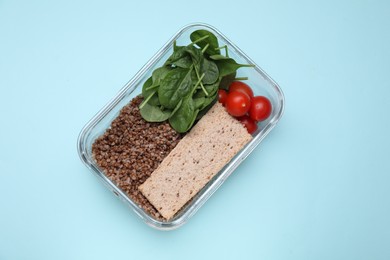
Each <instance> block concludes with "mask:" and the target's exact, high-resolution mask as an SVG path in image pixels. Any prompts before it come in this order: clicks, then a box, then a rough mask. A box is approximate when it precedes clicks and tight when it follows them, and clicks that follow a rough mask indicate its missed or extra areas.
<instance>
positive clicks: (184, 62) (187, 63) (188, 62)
mask: <svg viewBox="0 0 390 260" xmlns="http://www.w3.org/2000/svg"><path fill="white" fill-rule="evenodd" d="M172 64H173V65H175V66H176V67H179V68H184V69H189V68H190V67H191V66H192V64H193V63H192V59H191V56H190V55H186V56H184V57H182V58H180V59H178V60H177V61H174V62H172Z"/></svg>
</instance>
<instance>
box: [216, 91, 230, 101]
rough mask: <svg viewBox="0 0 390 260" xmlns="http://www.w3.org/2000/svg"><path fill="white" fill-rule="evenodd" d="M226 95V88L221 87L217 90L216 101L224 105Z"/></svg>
mask: <svg viewBox="0 0 390 260" xmlns="http://www.w3.org/2000/svg"><path fill="white" fill-rule="evenodd" d="M227 96H228V94H227V92H226V90H223V89H220V90H218V101H219V103H221V104H222V105H225V103H226V99H227Z"/></svg>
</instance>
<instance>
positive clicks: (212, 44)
mask: <svg viewBox="0 0 390 260" xmlns="http://www.w3.org/2000/svg"><path fill="white" fill-rule="evenodd" d="M206 35H207V36H208V37H207V38H206V39H204V40H201V41H199V42H196V45H198V46H199V47H200V48H201V49H203V48H204V47H206V45H207V44H209V47H208V48H207V49H206V53H207V54H209V55H214V54H220V53H221V51H220V50H219V49H217V48H218V47H219V46H218V39H217V37H216V36H215V35H214V34H213V33H212V32H209V31H207V30H197V31H194V32H192V33H191V35H190V38H191V41H192V42H195V41H196V40H198V39H200V38H202V37H204V36H206Z"/></svg>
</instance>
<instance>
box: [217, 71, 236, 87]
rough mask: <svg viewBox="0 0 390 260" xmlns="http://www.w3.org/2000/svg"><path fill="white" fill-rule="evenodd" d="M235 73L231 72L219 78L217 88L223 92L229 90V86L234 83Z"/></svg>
mask: <svg viewBox="0 0 390 260" xmlns="http://www.w3.org/2000/svg"><path fill="white" fill-rule="evenodd" d="M236 75H237V72H233V73H231V74H229V75H226V76H224V77H221V78H220V83H219V88H221V89H224V90H229V86H230V84H232V82H233V81H234V79H235V78H236Z"/></svg>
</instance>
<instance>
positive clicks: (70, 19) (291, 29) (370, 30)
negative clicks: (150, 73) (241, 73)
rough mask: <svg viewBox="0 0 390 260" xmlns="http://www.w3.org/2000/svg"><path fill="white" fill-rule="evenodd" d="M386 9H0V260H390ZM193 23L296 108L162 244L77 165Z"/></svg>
mask: <svg viewBox="0 0 390 260" xmlns="http://www.w3.org/2000/svg"><path fill="white" fill-rule="evenodd" d="M389 3H390V2H388V1H365V0H364V1H323V2H316V3H314V2H312V1H306V2H305V1H285V2H283V1H235V2H228V1H213V2H212V1H192V2H189V3H186V2H185V1H158V2H157V1H155V3H152V1H137V2H131V1H105V2H103V1H24V2H23V1H6V0H0V90H1V92H0V111H1V129H0V148H1V149H0V210H1V211H0V259H1V260H9V259H33V260H35V259H39V260H43V259H212V258H214V259H390V247H389V246H390V223H389V219H390V201H389V199H390V188H389V186H390V158H389V155H390V149H389V147H390V137H389V133H390V116H389V112H390V98H389V96H390V73H389V72H390V47H389V46H390V4H389ZM191 22H206V23H209V24H211V25H213V26H215V27H217V28H218V29H219V30H220V31H221V32H222V33H224V34H225V35H226V36H227V37H228V38H230V39H231V40H232V41H233V42H234V43H236V44H237V45H238V46H239V47H240V48H241V49H242V50H243V51H244V52H245V53H246V54H248V56H250V57H251V58H252V59H253V60H254V61H255V62H256V63H257V64H259V65H260V66H261V67H262V68H263V69H264V70H265V71H266V72H267V73H268V74H269V75H270V76H271V77H273V78H274V79H275V80H276V81H277V82H278V83H279V84H280V86H281V87H282V89H283V91H284V93H285V96H286V110H285V114H284V116H283V118H282V120H281V121H280V124H278V125H277V127H276V128H275V129H274V130H273V131H272V132H271V134H270V135H269V136H267V138H266V139H265V140H264V141H263V142H262V143H261V144H260V146H259V147H258V148H257V149H256V150H255V151H254V152H253V154H252V155H250V156H249V157H248V159H247V160H246V161H245V162H244V163H243V164H242V165H241V166H240V167H239V168H238V169H237V170H236V171H235V173H234V174H233V175H232V176H231V178H229V179H228V181H227V182H225V184H224V185H223V186H222V187H221V189H220V190H218V192H216V193H215V194H214V196H213V197H212V198H211V199H210V200H209V201H208V202H207V203H206V204H205V205H204V207H203V208H201V210H200V211H199V212H198V213H197V214H196V215H195V216H194V217H193V218H192V219H191V220H190V221H189V222H188V223H187V224H186V225H184V226H183V227H181V228H180V229H178V230H176V231H172V232H161V231H157V230H154V229H152V228H150V227H148V226H146V225H145V224H144V223H143V222H142V221H141V220H140V219H139V218H138V217H137V216H136V215H135V214H134V213H133V212H132V211H131V210H129V209H128V208H127V207H126V206H125V205H124V204H122V203H121V202H120V201H119V200H118V199H116V198H115V197H114V196H113V195H112V193H110V192H109V191H108V190H106V189H105V187H103V185H101V184H100V183H99V182H98V180H97V179H96V178H95V177H94V176H93V175H92V174H91V173H90V172H89V171H88V170H87V168H86V167H84V166H83V165H82V163H81V162H80V160H79V158H78V155H77V151H76V140H77V136H78V134H79V132H80V130H81V128H82V127H83V125H84V124H85V123H86V122H87V121H88V120H89V119H90V118H91V117H92V116H93V115H94V114H95V113H96V112H97V111H98V110H99V109H100V108H101V107H102V106H104V105H105V104H106V103H107V102H108V101H109V100H110V99H111V98H112V97H113V96H114V95H115V94H116V93H117V92H118V90H119V89H120V88H121V87H122V86H123V85H124V84H125V83H126V82H127V81H128V80H129V79H130V78H131V77H132V76H133V75H134V74H135V73H136V72H137V71H138V70H139V69H140V68H141V66H142V65H143V64H145V63H146V62H147V61H148V59H149V58H150V57H151V56H152V55H153V54H155V52H156V51H157V50H158V49H159V48H160V47H161V46H162V45H163V44H164V43H165V42H166V41H167V40H168V39H169V38H170V37H171V36H172V35H173V34H174V33H175V32H176V31H177V30H179V28H181V27H182V26H184V25H186V24H188V23H191Z"/></svg>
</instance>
